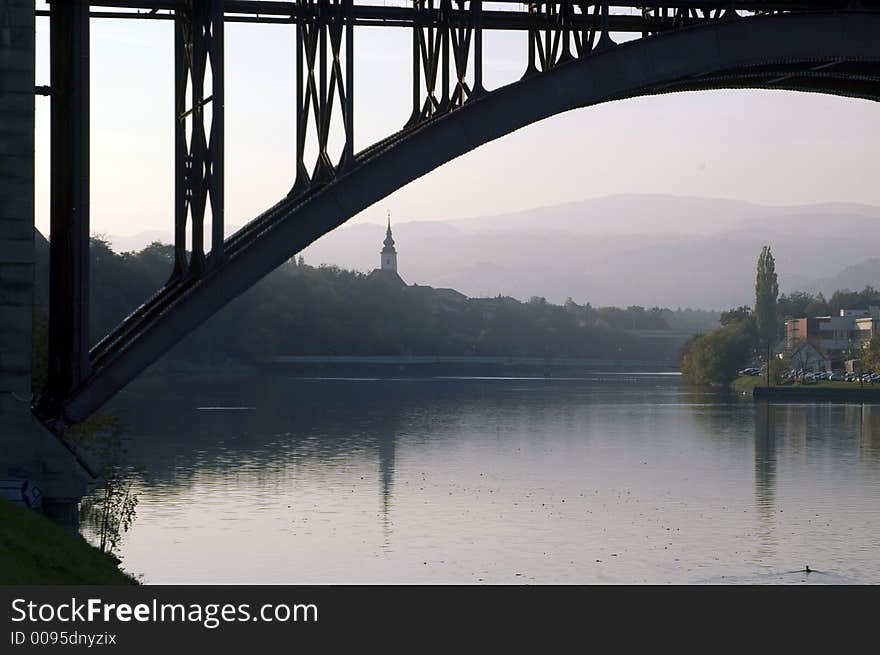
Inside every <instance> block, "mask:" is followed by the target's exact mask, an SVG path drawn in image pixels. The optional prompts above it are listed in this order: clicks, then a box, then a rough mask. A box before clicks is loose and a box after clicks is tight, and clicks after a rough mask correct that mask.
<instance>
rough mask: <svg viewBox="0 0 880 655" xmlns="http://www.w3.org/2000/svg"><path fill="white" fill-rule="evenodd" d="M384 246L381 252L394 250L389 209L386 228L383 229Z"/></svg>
mask: <svg viewBox="0 0 880 655" xmlns="http://www.w3.org/2000/svg"><path fill="white" fill-rule="evenodd" d="M383 243H384V245H385V248H383V250H382V252H383V253H384V252H395V250H394V237H393V236H391V210H390V209H389V210H388V229H387V230H385V241H384V242H383Z"/></svg>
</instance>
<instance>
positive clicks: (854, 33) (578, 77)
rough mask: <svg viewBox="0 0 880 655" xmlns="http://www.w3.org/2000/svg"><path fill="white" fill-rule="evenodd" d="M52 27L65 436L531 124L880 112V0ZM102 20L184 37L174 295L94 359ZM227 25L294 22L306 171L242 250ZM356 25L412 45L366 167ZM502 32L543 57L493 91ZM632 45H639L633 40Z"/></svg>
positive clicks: (292, 7)
mask: <svg viewBox="0 0 880 655" xmlns="http://www.w3.org/2000/svg"><path fill="white" fill-rule="evenodd" d="M89 5H91V7H90V6H89ZM37 13H38V14H41V13H42V14H46V15H48V16H49V20H50V33H51V79H52V82H51V88H50V89H46V90H44V92H46V93H49V94H51V96H52V113H51V130H52V145H51V148H52V151H51V152H52V178H51V190H52V202H51V236H52V239H51V254H50V259H51V266H50V277H51V283H50V325H49V331H50V355H49V356H50V371H49V383H48V385H47V388H46V390H45V392H44V393H43V394H42V396H41V397H40V398H39V400H38V403H37V404H36V405H35V408H34V410H35V413H36V414H37V415H38V416H39V417H40V418H42V419H43V420H44V422H45V423H46V424H47V425H49V426H50V428H52V429H54V430H55V431H56V432H59V431H62V430H63V429H64V426H65V425H68V424H71V423H75V422H78V421H82V420H84V419H85V418H86V417H88V416H89V415H90V414H91V413H92V412H94V411H95V410H96V409H97V408H99V407H100V406H101V405H102V404H103V403H104V402H106V401H107V400H108V399H109V398H111V397H112V396H113V395H114V394H115V393H116V392H117V391H119V390H120V389H121V388H122V387H123V386H124V385H125V384H127V383H128V382H129V381H131V380H132V379H133V378H134V377H136V376H137V375H138V374H139V373H140V372H141V371H142V370H143V369H144V368H146V367H147V366H148V365H149V364H151V363H152V362H154V361H155V360H156V359H158V358H159V357H160V356H161V355H162V354H163V353H165V352H166V351H167V350H168V349H170V348H171V347H172V346H173V345H174V344H175V343H177V342H178V341H180V340H181V339H182V338H183V337H184V336H186V335H187V334H188V333H189V332H191V331H192V330H193V329H195V328H196V327H197V326H198V325H200V324H201V323H202V322H204V321H205V320H207V319H208V318H209V317H210V316H211V315H212V314H214V313H215V312H217V311H218V310H219V309H220V308H221V307H223V306H224V305H225V304H226V303H228V302H229V301H230V300H232V299H233V298H235V297H236V296H237V295H239V294H240V293H242V292H243V291H245V290H246V289H248V288H249V287H250V286H252V285H253V284H254V283H256V282H257V281H258V280H259V279H260V278H262V277H263V276H265V275H266V274H268V273H269V272H270V271H271V270H273V269H274V268H276V267H277V266H279V265H281V264H282V263H283V262H284V261H286V260H287V259H288V258H289V257H290V256H292V255H293V254H294V253H296V252H298V251H300V250H302V249H303V248H304V247H306V246H307V245H309V244H310V243H312V242H313V241H315V240H316V239H318V238H319V237H320V236H322V235H324V234H326V233H327V232H329V231H331V230H333V229H334V228H336V227H338V226H339V225H341V224H342V223H344V222H345V221H347V220H348V219H349V218H351V217H352V216H354V215H355V214H357V213H358V212H360V211H362V210H363V209H365V208H367V207H369V206H370V205H372V204H373V203H375V202H377V201H378V200H381V199H382V198H383V197H385V196H386V195H388V194H390V193H391V192H393V191H394V190H396V189H398V188H400V187H402V186H404V185H406V184H407V183H409V182H411V181H412V180H414V179H416V178H418V177H419V176H421V175H424V174H425V173H427V172H429V171H431V170H433V169H435V168H437V167H438V166H440V165H442V164H444V163H446V162H448V161H450V160H452V159H454V158H455V157H458V156H459V155H462V154H464V153H466V152H468V151H470V150H472V149H474V148H477V147H479V146H480V145H482V144H485V143H488V142H489V141H492V140H493V139H497V138H498V137H501V136H504V135H505V134H509V133H510V132H513V131H514V130H517V129H519V128H521V127H523V126H526V125H529V124H531V123H534V122H536V121H540V120H543V119H545V118H548V117H550V116H553V115H556V114H559V113H561V112H565V111H568V110H571V109H575V108H579V107H587V106H591V105H595V104H599V103H603V102H608V101H611V100H618V99H624V98H633V97H637V96H643V95H649V94H660V93H671V92H677V91H692V90H705V89H739V88H750V89H787V90H797V91H808V92H817V93H827V94H834V95H839V96H849V97H857V98H866V99H871V100H880V1H876V0H871V1H869V0H862V1H861V2H858V1H827V2H826V1H814V2H798V1H785V0H778V1H776V0H753V1H742V2H740V1H732V0H724V1H715V2H713V1H710V0H691V1H688V0H677V1H676V0H668V1H650V0H639V1H634V2H624V1H619V2H578V1H563V2H535V3H531V4H528V5H518V4H515V3H513V2H510V1H509V0H507V1H503V2H492V3H486V4H485V6H484V3H482V2H481V1H480V0H412V1H411V2H409V3H408V4H406V5H405V6H400V7H388V6H380V5H377V4H355V3H354V2H353V0H298V1H297V2H269V1H259V0H251V1H234V0H226V1H225V2H224V1H223V0H164V1H163V0H155V1H148V0H102V1H92V2H91V3H89V2H88V1H87V0H71V1H70V2H60V1H59V0H55V1H54V2H52V4H51V9H50V10H49V11H48V12H37ZM100 17H114V18H130V19H150V20H169V21H173V23H174V32H175V116H176V122H175V123H176V125H175V134H176V141H175V211H174V225H175V244H174V245H175V263H174V269H173V270H172V271H169V280H168V282H167V283H166V284H165V285H164V286H163V287H162V288H161V289H159V290H157V292H156V294H155V295H154V296H153V297H152V298H150V299H149V300H148V301H147V302H146V303H144V305H142V306H141V307H140V308H139V309H138V310H136V311H135V312H134V313H133V314H132V315H131V316H129V317H128V318H126V319H125V320H124V321H123V322H122V323H121V324H120V325H119V326H118V327H117V328H116V329H115V330H113V331H112V332H111V333H110V334H108V335H106V336H105V337H104V338H103V339H102V340H101V341H100V342H99V343H98V344H97V345H95V346H94V347H93V348H91V349H89V346H88V303H87V299H88V243H89V241H88V239H89V229H88V165H89V159H88V33H89V32H88V30H89V22H90V18H100ZM225 22H261V23H280V24H295V25H296V51H297V58H296V59H297V61H296V63H295V66H296V107H295V108H291V111H292V113H293V112H295V115H296V121H297V122H296V156H297V157H296V161H297V167H296V176H295V179H293V180H291V191H290V193H289V194H288V195H287V196H286V197H285V198H283V199H281V200H280V201H279V202H278V203H276V204H275V205H274V206H272V207H270V208H269V209H268V210H266V211H265V212H263V213H262V214H260V215H259V216H257V217H255V218H254V219H253V220H252V221H250V222H249V223H248V224H246V225H245V226H244V227H242V228H241V229H240V230H239V231H238V232H236V233H235V234H233V235H231V236H230V237H228V238H225V239H224V231H223V135H224V132H223V130H224V126H223V31H224V29H223V26H224V23H225ZM355 27H358V28H362V27H371V28H375V29H380V28H381V29H408V30H410V32H411V33H412V77H411V80H410V81H411V84H412V109H411V115H410V118H409V121H408V122H407V123H406V125H403V126H401V129H400V130H399V131H398V132H396V133H395V134H392V135H389V136H388V137H387V138H385V139H384V140H382V141H380V142H378V143H376V144H374V145H372V146H370V147H368V148H366V149H364V150H362V151H360V152H355V150H354V112H355V106H354V100H353V89H354V85H355V82H356V77H355V71H356V69H357V67H356V63H357V56H356V53H357V50H356V48H355V42H354V34H355ZM486 30H518V31H522V32H526V33H527V43H528V64H527V67H526V70H525V71H524V73H523V76H522V78H521V79H520V80H518V81H516V82H514V83H512V84H509V85H507V86H504V87H501V88H499V89H496V90H492V91H488V90H486V89H485V88H484V86H483V81H482V71H483V48H482V35H483V32H484V31H486ZM621 34H629V35H635V37H636V38H630V39H629V40H623V42H621V43H616V42H615V39H617V40H622V39H621V37H620V36H619V35H621ZM38 91H39V89H38ZM208 108H210V112H208V111H206V110H207V109H208ZM338 119H341V124H342V126H343V132H344V134H342V137H343V139H344V146H343V148H342V153H341V156H340V157H339V158H338V160H334V159H333V158H331V156H330V149H329V147H328V144H329V143H330V140H331V137H332V135H331V125H332V124H333V122H334V121H335V120H338ZM310 143H311V144H313V145H312V146H311V147H312V149H315V150H316V151H317V154H316V156H314V157H313V158H311V159H309V158H308V157H307V152H308V151H309V144H310ZM206 216H209V217H210V218H211V226H212V229H211V233H210V235H206V234H205V233H204V225H205V222H206ZM188 233H189V235H190V236H191V244H192V246H191V249H190V250H189V251H188V250H187V247H186V244H187V236H188Z"/></svg>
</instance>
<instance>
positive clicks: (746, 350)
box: [681, 321, 752, 385]
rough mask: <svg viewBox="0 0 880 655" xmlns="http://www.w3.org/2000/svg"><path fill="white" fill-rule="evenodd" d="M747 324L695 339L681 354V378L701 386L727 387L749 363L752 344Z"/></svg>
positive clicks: (728, 327)
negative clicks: (747, 362)
mask: <svg viewBox="0 0 880 655" xmlns="http://www.w3.org/2000/svg"><path fill="white" fill-rule="evenodd" d="M745 328H746V324H745V322H744V321H742V322H739V323H732V324H730V325H725V326H724V327H720V328H718V329H716V330H712V331H711V332H709V333H708V334H704V335H701V336H697V337H693V338H692V339H691V340H690V341H689V342H688V343H687V344H685V347H684V349H683V350H682V353H681V374H682V376H683V377H684V379H685V380H687V381H688V382H690V383H693V384H698V385H707V384H712V385H726V384H729V383H730V382H731V381H732V380H733V379H734V378H735V377H736V375H737V371H738V370H739V369H740V368H742V366H743V365H744V364H745V363H746V361H748V358H749V356H750V354H751V352H752V340H751V338H750V336H749V334H748V332H747V330H746V329H745Z"/></svg>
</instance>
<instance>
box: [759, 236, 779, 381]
mask: <svg viewBox="0 0 880 655" xmlns="http://www.w3.org/2000/svg"><path fill="white" fill-rule="evenodd" d="M778 297H779V282H778V281H777V279H776V262H775V261H774V259H773V253H772V252H770V246H764V248H763V250H761V255H760V256H759V257H758V275H757V278H756V280H755V320H756V321H757V326H758V338H759V339H760V340H761V342H762V343H763V344H764V346H765V347H766V349H767V385H768V386H769V385H770V360H771V358H772V351H773V344H774V343H775V342H776V337H777V334H778V333H779V317H778V315H777V312H776V299H777V298H778Z"/></svg>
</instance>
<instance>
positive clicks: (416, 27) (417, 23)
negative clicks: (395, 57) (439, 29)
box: [407, 0, 424, 126]
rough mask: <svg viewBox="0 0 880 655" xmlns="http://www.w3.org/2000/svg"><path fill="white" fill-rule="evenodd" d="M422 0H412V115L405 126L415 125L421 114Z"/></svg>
mask: <svg viewBox="0 0 880 655" xmlns="http://www.w3.org/2000/svg"><path fill="white" fill-rule="evenodd" d="M423 1H424V0H413V9H415V11H414V12H413V25H412V105H413V106H412V115H411V116H410V117H409V121H408V122H407V126H409V125H416V124H417V123H418V122H419V118H420V116H421V114H422V63H421V60H420V57H421V54H420V51H419V47H420V43H421V38H420V37H421V31H422V20H421V11H419V9H420V4H421V3H422V2H423Z"/></svg>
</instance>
